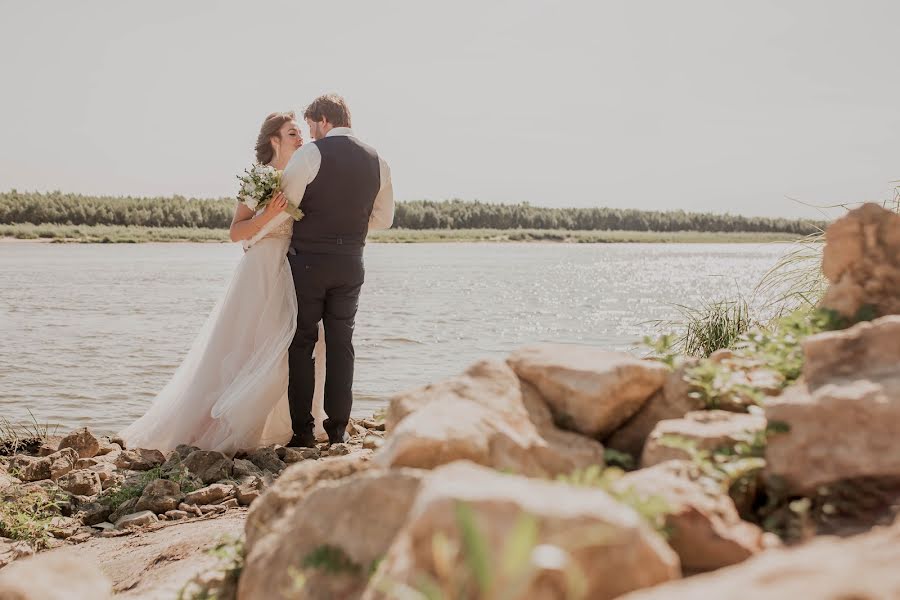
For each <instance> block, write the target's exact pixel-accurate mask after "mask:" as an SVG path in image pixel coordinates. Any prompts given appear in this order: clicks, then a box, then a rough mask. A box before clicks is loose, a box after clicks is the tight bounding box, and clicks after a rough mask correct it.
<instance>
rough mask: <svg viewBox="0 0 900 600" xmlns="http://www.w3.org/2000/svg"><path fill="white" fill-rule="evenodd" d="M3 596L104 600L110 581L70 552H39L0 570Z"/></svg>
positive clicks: (22, 599) (7, 598)
mask: <svg viewBox="0 0 900 600" xmlns="http://www.w3.org/2000/svg"><path fill="white" fill-rule="evenodd" d="M0 598H3V599H4V600H104V599H105V598H112V582H111V581H110V580H109V579H108V578H107V577H106V576H105V575H104V574H103V572H102V571H101V570H100V569H99V567H97V565H96V564H94V563H93V562H91V561H89V560H80V559H77V558H75V557H74V556H72V555H71V554H57V553H49V554H41V555H39V556H34V557H31V558H25V559H21V560H17V561H15V562H13V563H12V564H10V565H8V566H6V567H4V568H3V569H2V570H0Z"/></svg>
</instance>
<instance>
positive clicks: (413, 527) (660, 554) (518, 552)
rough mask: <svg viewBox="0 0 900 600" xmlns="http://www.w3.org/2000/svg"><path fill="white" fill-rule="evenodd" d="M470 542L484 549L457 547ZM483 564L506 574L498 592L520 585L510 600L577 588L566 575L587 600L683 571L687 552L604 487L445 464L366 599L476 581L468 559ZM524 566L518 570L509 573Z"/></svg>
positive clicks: (422, 494) (425, 490) (427, 484)
mask: <svg viewBox="0 0 900 600" xmlns="http://www.w3.org/2000/svg"><path fill="white" fill-rule="evenodd" d="M463 514H468V515H469V517H470V518H464V517H462V516H461V515H463ZM523 523H524V525H523ZM526 534H527V535H526ZM464 536H465V537H466V539H467V543H466V542H464V541H463V537H464ZM514 536H515V546H514V547H515V550H514V551H510V550H509V549H510V547H511V546H512V545H513V542H512V538H513V537H514ZM475 537H478V538H481V541H482V543H477V542H475V541H474V539H473V538H475ZM436 540H439V541H440V544H438V542H436ZM465 546H468V547H470V548H478V550H477V551H476V550H472V551H471V552H470V553H469V554H466V551H465V550H460V552H459V553H456V552H453V551H452V550H449V549H452V548H458V549H462V548H464V547H465ZM438 550H440V551H441V552H438ZM474 552H477V553H478V554H477V555H475V554H472V553H474ZM448 560H449V561H451V564H447V563H446V561H448ZM477 561H481V562H483V563H485V564H481V565H479V566H477V567H475V569H474V570H476V571H477V572H478V573H483V572H487V573H491V574H492V575H493V576H494V578H495V579H497V580H496V581H494V583H493V585H494V591H495V592H499V591H501V590H502V591H504V592H507V593H508V592H510V591H511V589H517V590H518V592H517V593H515V594H512V595H510V596H508V597H510V598H522V599H524V598H528V599H535V600H541V599H544V598H548V599H549V598H563V597H566V596H567V593H572V592H573V590H571V589H566V581H567V577H566V575H569V576H571V577H572V578H577V579H580V583H581V591H582V592H583V594H582V597H585V598H592V599H598V600H603V599H607V598H616V597H618V596H619V595H621V594H624V593H626V592H629V591H631V590H636V589H640V588H643V587H648V586H652V585H656V584H659V583H663V582H666V581H669V580H671V579H676V578H678V577H679V574H680V573H679V564H678V556H677V555H676V554H675V553H674V552H673V551H672V550H671V548H669V547H668V546H667V545H666V543H665V541H663V539H662V538H661V537H660V536H659V535H658V534H657V533H656V532H654V531H652V530H651V529H650V528H649V527H648V526H647V525H646V524H645V523H644V521H643V520H642V518H641V517H640V516H638V515H637V513H635V512H634V511H633V510H632V509H631V508H629V507H628V506H625V505H624V504H620V503H619V502H617V501H615V500H613V499H612V498H611V497H610V496H608V495H607V494H606V492H604V491H602V490H600V489H599V488H590V487H572V486H569V485H567V484H564V483H557V482H551V481H545V480H538V479H529V478H525V477H519V476H515V475H505V474H502V473H498V472H497V471H494V470H492V469H487V468H485V467H482V466H479V465H475V464H472V463H468V462H460V463H454V464H451V465H447V466H444V467H441V468H439V469H436V470H435V471H434V472H433V473H432V474H431V476H429V477H428V479H427V480H426V482H425V483H424V484H423V486H422V489H421V491H420V492H419V496H418V498H417V500H416V502H415V504H414V505H413V508H412V510H411V512H410V514H409V520H408V521H407V524H406V525H405V526H404V528H403V529H402V530H401V532H400V534H399V535H398V537H397V539H396V540H394V543H393V544H392V546H391V549H390V551H389V552H388V554H387V556H386V557H385V559H384V561H383V562H382V563H381V566H380V567H379V569H378V572H377V573H376V574H375V575H374V576H373V579H372V582H371V583H370V585H369V588H368V589H367V591H366V594H365V595H364V596H363V598H365V599H367V600H373V599H375V598H379V599H381V598H394V597H397V595H396V593H397V592H398V588H399V587H401V586H404V585H405V586H416V585H419V584H420V583H421V582H422V581H424V580H425V578H431V579H432V580H436V581H437V582H438V584H440V583H444V584H453V583H455V584H460V583H461V580H462V579H463V578H465V577H466V574H468V575H469V579H470V582H471V583H473V585H474V579H475V577H476V574H475V573H472V572H471V571H469V570H468V567H467V565H468V566H471V565H472V564H473V563H475V562H477ZM506 561H510V562H512V563H513V564H504V562H506ZM518 568H521V569H522V570H521V571H520V572H519V575H518V576H516V577H513V578H510V579H509V580H502V579H500V578H502V577H504V573H506V574H507V575H508V574H509V572H511V571H514V570H516V569H518ZM448 579H452V581H448ZM513 586H519V587H516V588H514V587H513ZM487 597H492V596H490V595H489V594H488V595H487Z"/></svg>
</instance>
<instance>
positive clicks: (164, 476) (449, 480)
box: [0, 205, 900, 600]
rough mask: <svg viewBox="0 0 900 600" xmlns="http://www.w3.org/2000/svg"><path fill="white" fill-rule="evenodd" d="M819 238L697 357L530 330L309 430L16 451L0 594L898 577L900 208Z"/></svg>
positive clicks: (771, 592) (535, 595)
mask: <svg viewBox="0 0 900 600" xmlns="http://www.w3.org/2000/svg"><path fill="white" fill-rule="evenodd" d="M826 241H827V243H826V246H825V251H824V258H823V271H824V273H825V275H826V277H827V278H828V280H829V282H830V287H829V289H828V292H827V293H826V294H825V296H824V298H823V300H822V302H821V304H820V305H819V306H818V307H815V308H810V309H808V310H806V311H802V312H801V313H799V314H795V315H792V316H790V317H787V318H785V319H784V320H782V321H780V322H779V324H777V326H776V327H774V328H773V329H772V330H771V331H759V332H752V333H751V334H748V336H747V339H746V340H745V343H743V344H741V345H740V346H738V347H736V348H733V349H728V350H720V351H718V352H716V353H714V354H713V355H711V356H710V357H707V358H699V359H696V358H690V359H689V358H685V357H678V356H674V355H665V354H664V355H662V356H660V357H656V358H648V359H639V358H635V357H634V356H632V355H630V354H624V353H614V352H607V351H604V350H603V349H599V348H593V347H585V346H573V345H538V346H532V347H526V348H522V349H520V350H518V351H516V352H514V353H512V354H511V355H510V356H509V357H508V358H507V359H506V360H505V361H482V362H479V363H476V364H474V365H472V366H471V367H470V368H469V369H467V370H466V371H465V372H464V373H462V374H460V375H459V376H457V377H454V378H451V379H449V380H446V381H442V382H438V383H435V384H432V385H429V386H426V387H424V388H421V389H416V390H411V391H408V392H404V393H400V394H398V395H396V396H395V397H393V398H392V399H391V402H390V406H389V408H388V410H387V412H386V414H385V415H384V418H383V419H371V420H367V421H363V422H360V423H352V424H351V427H350V433H351V434H352V435H353V439H352V440H351V442H350V443H349V444H346V445H344V444H338V445H335V446H331V447H328V446H322V447H320V448H316V449H311V450H305V451H296V450H293V449H288V448H283V447H278V446H273V447H268V448H260V449H255V450H252V451H249V452H244V453H239V454H238V455H237V456H235V457H234V458H230V457H227V456H224V455H222V454H219V453H215V452H207V451H203V450H199V449H196V448H189V447H179V448H178V449H176V450H175V451H174V452H172V453H170V454H169V455H168V456H165V455H163V454H162V453H160V452H158V451H154V450H148V449H130V448H125V447H123V444H122V443H121V440H114V439H106V438H97V437H95V436H93V435H92V434H91V433H90V432H89V431H87V430H79V431H75V432H73V433H72V434H70V435H68V436H66V438H64V439H63V440H61V441H60V443H59V444H55V445H47V446H41V447H38V448H33V449H31V450H32V451H30V452H28V453H21V452H20V453H17V454H14V455H13V456H11V457H8V458H6V459H4V461H3V466H2V467H0V495H2V496H3V500H4V505H3V506H4V508H3V511H4V512H3V513H0V528H2V529H0V535H4V536H7V538H9V539H3V540H0V564H6V563H9V564H7V565H6V566H5V567H2V568H0V597H4V598H6V597H12V598H26V599H38V598H41V599H43V598H67V599H79V598H91V599H97V598H107V597H112V596H113V595H116V596H121V597H134V598H139V597H140V598H176V597H179V598H212V597H215V598H220V599H227V598H237V599H239V600H253V599H257V598H266V599H269V598H272V599H277V598H311V599H323V600H324V599H332V598H348V599H353V598H361V599H365V600H375V599H388V598H410V599H418V598H422V599H438V598H440V599H447V600H449V599H454V600H455V599H458V598H478V599H489V600H495V599H496V600H499V599H501V598H502V599H507V598H509V599H520V598H521V599H526V598H527V599H544V598H546V599H557V598H560V599H563V598H566V599H568V598H585V599H612V598H627V599H628V600H641V599H644V598H646V599H648V600H649V599H656V598H660V599H662V598H665V599H667V600H669V599H676V600H677V599H681V598H684V599H688V598H691V599H693V598H735V599H741V598H748V599H749V598H754V599H755V598H760V597H763V598H767V599H776V600H778V599H785V600H787V599H790V600H794V599H795V598H827V599H834V600H837V599H843V600H847V599H849V598H854V599H864V598H865V599H868V598H871V599H873V600H874V599H880V598H894V597H900V570H898V569H897V568H896V565H897V564H898V559H900V519H897V518H896V516H897V513H898V511H900V445H898V441H897V440H898V439H900V216H898V215H896V214H895V213H892V212H890V211H887V210H884V209H882V208H880V207H877V206H874V205H866V206H864V207H862V208H860V209H857V210H854V211H851V212H849V213H848V214H847V215H846V216H845V217H844V218H842V219H841V220H839V221H837V222H835V223H834V224H833V225H832V226H831V227H830V228H829V230H828V233H827V237H826ZM10 507H18V508H17V509H16V510H18V513H15V514H11V512H10V511H11V508H10ZM17 515H18V518H17ZM29 528H31V529H29ZM223 535H230V536H231V537H230V538H223V537H222V536H223ZM12 538H17V539H12ZM209 549H212V550H213V553H212V555H211V554H208V553H206V552H205V551H206V550H209ZM35 553H36V555H35V556H29V555H30V554H35ZM124 554H129V555H130V556H133V557H137V558H133V559H132V560H131V561H130V562H129V561H126V560H124V559H122V555H124Z"/></svg>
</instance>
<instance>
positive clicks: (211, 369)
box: [119, 112, 325, 454]
mask: <svg viewBox="0 0 900 600" xmlns="http://www.w3.org/2000/svg"><path fill="white" fill-rule="evenodd" d="M302 145H303V138H302V136H301V133H300V127H299V126H298V125H297V121H296V117H295V115H294V113H292V112H286V113H273V114H271V115H269V116H268V117H266V120H265V122H263V125H262V128H261V130H260V133H259V137H258V138H257V141H256V159H257V161H258V162H259V163H262V164H268V165H272V166H273V167H275V168H276V169H278V170H284V167H285V166H286V165H287V163H288V161H289V160H290V158H291V156H292V155H293V154H294V152H295V151H296V150H297V149H298V148H300V146H302ZM286 205H287V201H286V199H285V198H284V196H283V195H282V194H281V192H279V193H277V194H276V196H275V197H274V198H273V200H272V202H270V203H269V205H268V206H267V207H266V208H265V210H263V211H261V212H259V213H257V214H254V213H253V211H251V210H250V209H249V208H247V207H246V206H244V205H243V204H240V203H238V205H237V208H236V209H235V212H234V218H233V220H232V223H231V231H230V233H231V239H232V241H244V246H245V248H247V240H250V239H251V238H253V237H254V236H257V234H259V233H260V232H263V237H262V238H261V239H260V240H259V241H258V242H256V243H254V244H253V245H252V246H250V247H249V248H247V249H246V252H245V254H244V256H243V257H242V258H241V261H240V263H238V266H237V268H236V270H235V272H234V275H233V277H232V279H231V283H230V284H229V286H228V289H227V290H226V292H225V295H224V296H223V297H222V298H221V299H220V300H219V302H218V303H217V304H216V306H215V307H214V308H213V310H212V313H211V314H210V315H209V317H208V318H207V320H206V323H205V324H204V325H203V328H202V329H201V330H200V333H199V334H198V335H197V338H196V339H195V340H194V343H193V345H192V346H191V349H190V351H189V352H188V354H187V356H186V357H185V358H184V361H183V362H182V363H181V365H180V366H179V367H178V369H177V370H176V371H175V374H174V375H173V377H172V379H171V381H169V383H168V384H167V385H166V386H165V387H164V388H163V389H162V391H161V392H160V393H159V395H157V396H156V398H155V399H154V400H153V402H152V404H151V405H150V408H149V409H148V410H147V412H146V413H145V414H144V415H143V416H142V417H140V418H139V419H138V420H137V421H135V422H134V423H132V424H131V425H129V426H128V427H126V428H125V429H124V430H123V431H122V432H120V434H119V435H120V436H121V437H122V439H123V440H124V441H125V443H126V444H127V446H128V447H129V448H149V449H157V450H161V451H163V452H167V451H169V450H172V449H174V448H175V447H176V446H177V445H179V444H188V445H192V446H198V447H200V448H202V449H204V450H218V451H220V452H225V453H227V454H234V453H235V452H237V451H238V450H241V449H250V448H256V447H258V446H266V445H269V444H274V443H278V444H287V443H288V442H289V441H290V440H291V437H292V433H293V432H292V429H291V416H290V411H289V408H288V398H287V387H288V347H289V346H290V343H291V340H292V339H293V337H294V329H295V328H296V325H297V297H296V294H295V292H294V279H293V277H292V276H291V268H290V266H289V265H288V262H287V258H286V254H287V248H288V243H289V242H290V238H291V233H292V228H293V223H294V221H293V219H288V220H287V221H286V222H283V223H282V224H280V225H277V226H274V227H273V226H272V225H269V224H270V222H272V220H273V219H274V218H275V217H276V216H277V215H278V214H279V213H281V212H283V211H284V208H285V206H286ZM275 223H278V221H275ZM267 225H269V226H268V227H267ZM266 230H268V233H265V232H266ZM315 365H316V391H315V396H314V398H313V416H314V417H315V420H316V437H319V438H321V437H322V436H324V435H325V432H324V429H322V421H323V420H324V410H323V395H324V385H325V343H324V338H323V333H322V326H321V324H320V325H319V342H318V343H317V344H316V349H315Z"/></svg>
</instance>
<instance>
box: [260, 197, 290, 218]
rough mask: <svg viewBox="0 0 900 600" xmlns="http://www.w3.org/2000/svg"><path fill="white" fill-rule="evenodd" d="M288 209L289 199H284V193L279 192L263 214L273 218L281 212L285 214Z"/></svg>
mask: <svg viewBox="0 0 900 600" xmlns="http://www.w3.org/2000/svg"><path fill="white" fill-rule="evenodd" d="M286 207H287V198H285V197H284V192H281V191H278V192H275V196H273V197H272V201H271V202H269V204H267V205H266V209H265V210H264V211H263V214H264V215H265V216H266V217H268V218H272V217H274V216H275V215H277V214H278V213H280V212H284V209H285V208H286Z"/></svg>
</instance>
